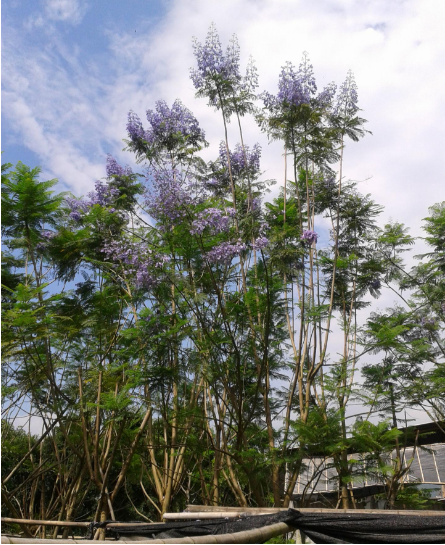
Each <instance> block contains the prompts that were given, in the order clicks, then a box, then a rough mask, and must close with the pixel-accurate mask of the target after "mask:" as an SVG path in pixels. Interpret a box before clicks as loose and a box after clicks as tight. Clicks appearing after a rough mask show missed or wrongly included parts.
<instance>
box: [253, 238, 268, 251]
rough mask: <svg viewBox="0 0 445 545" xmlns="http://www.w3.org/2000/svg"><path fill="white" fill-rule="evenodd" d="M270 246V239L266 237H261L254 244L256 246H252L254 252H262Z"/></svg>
mask: <svg viewBox="0 0 445 545" xmlns="http://www.w3.org/2000/svg"><path fill="white" fill-rule="evenodd" d="M268 244H269V239H268V238H267V237H265V236H260V237H258V238H257V239H256V240H255V242H254V244H253V245H252V246H253V249H254V250H262V249H263V248H265V247H266V246H267V245H268Z"/></svg>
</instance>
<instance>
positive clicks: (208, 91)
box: [190, 24, 258, 116]
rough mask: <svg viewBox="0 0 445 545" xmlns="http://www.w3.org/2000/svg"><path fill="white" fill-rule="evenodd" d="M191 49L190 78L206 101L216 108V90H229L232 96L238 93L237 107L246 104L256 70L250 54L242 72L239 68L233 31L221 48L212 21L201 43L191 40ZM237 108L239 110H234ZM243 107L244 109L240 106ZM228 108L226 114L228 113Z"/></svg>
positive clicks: (256, 77)
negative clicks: (191, 64) (194, 62)
mask: <svg viewBox="0 0 445 545" xmlns="http://www.w3.org/2000/svg"><path fill="white" fill-rule="evenodd" d="M193 52H194V55H195V58H196V61H197V68H192V69H191V70H190V78H191V79H192V81H193V85H194V86H195V89H197V91H198V93H200V94H201V95H205V96H208V97H209V101H210V104H211V105H213V106H215V107H217V108H219V107H220V106H221V104H220V94H224V95H227V94H230V95H231V97H232V98H235V97H238V98H239V97H241V98H242V99H243V100H242V101H241V102H238V107H241V110H243V108H246V106H247V108H249V103H248V102H246V100H247V101H248V100H250V99H251V98H252V95H254V93H255V89H256V88H257V87H258V71H257V69H256V66H255V63H254V61H253V59H252V58H249V62H248V64H247V67H246V73H245V76H242V75H241V71H240V48H239V44H238V39H237V37H236V36H235V35H233V36H232V38H231V39H230V41H229V45H228V46H227V49H226V52H225V53H224V52H223V49H222V46H221V42H220V39H219V36H218V32H217V30H216V28H215V26H214V25H213V24H212V25H211V27H210V29H209V32H208V34H207V37H206V40H205V42H204V44H201V43H200V42H198V40H197V39H196V38H194V40H193ZM238 111H240V110H238ZM244 111H245V110H244ZM230 113H231V112H230V111H229V110H227V111H226V115H229V116H230Z"/></svg>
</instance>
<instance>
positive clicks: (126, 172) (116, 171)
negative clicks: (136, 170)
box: [106, 154, 133, 178]
mask: <svg viewBox="0 0 445 545" xmlns="http://www.w3.org/2000/svg"><path fill="white" fill-rule="evenodd" d="M106 169H107V176H108V177H109V178H110V177H111V176H131V175H132V174H133V171H132V170H131V168H130V167H129V166H126V167H125V168H123V167H121V166H120V165H119V163H118V162H117V161H116V159H115V158H114V157H113V156H112V155H110V154H108V155H107V166H106Z"/></svg>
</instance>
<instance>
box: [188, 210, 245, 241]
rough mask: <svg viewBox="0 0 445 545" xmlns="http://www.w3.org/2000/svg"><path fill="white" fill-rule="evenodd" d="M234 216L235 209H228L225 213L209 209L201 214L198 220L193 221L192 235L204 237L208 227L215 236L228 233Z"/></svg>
mask: <svg viewBox="0 0 445 545" xmlns="http://www.w3.org/2000/svg"><path fill="white" fill-rule="evenodd" d="M234 214H235V211H234V209H233V208H226V209H225V210H224V211H223V210H220V209H219V208H207V209H206V210H203V211H202V212H200V213H199V214H198V218H197V219H195V220H194V221H193V224H192V229H191V230H190V233H191V234H192V235H202V233H203V232H204V230H205V229H206V228H207V227H208V228H209V229H210V231H211V232H212V233H213V234H218V233H222V232H226V231H228V230H229V228H230V220H231V218H232V217H233V216H234Z"/></svg>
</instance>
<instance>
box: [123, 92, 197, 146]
mask: <svg viewBox="0 0 445 545" xmlns="http://www.w3.org/2000/svg"><path fill="white" fill-rule="evenodd" d="M147 120H148V123H149V128H148V129H147V130H144V127H143V125H142V121H141V120H140V119H139V117H138V116H137V115H136V114H135V113H134V112H130V113H129V114H128V123H127V132H128V135H129V137H130V139H131V141H132V142H133V143H134V144H136V143H139V142H140V141H141V140H142V141H144V142H147V143H148V144H149V145H150V146H153V147H166V148H167V149H170V150H171V149H173V148H174V147H176V146H177V144H178V136H179V137H180V138H183V139H185V140H186V141H187V143H188V144H189V145H192V146H199V145H200V144H206V142H205V133H204V131H203V130H202V129H201V128H200V126H199V123H198V120H197V119H196V117H195V116H194V115H193V114H192V112H191V111H190V110H189V109H187V108H186V107H185V106H184V105H183V104H182V102H181V101H180V100H175V102H174V103H173V106H172V107H171V108H169V107H168V106H167V103H166V102H165V101H164V100H158V101H157V102H156V105H155V110H147Z"/></svg>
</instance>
